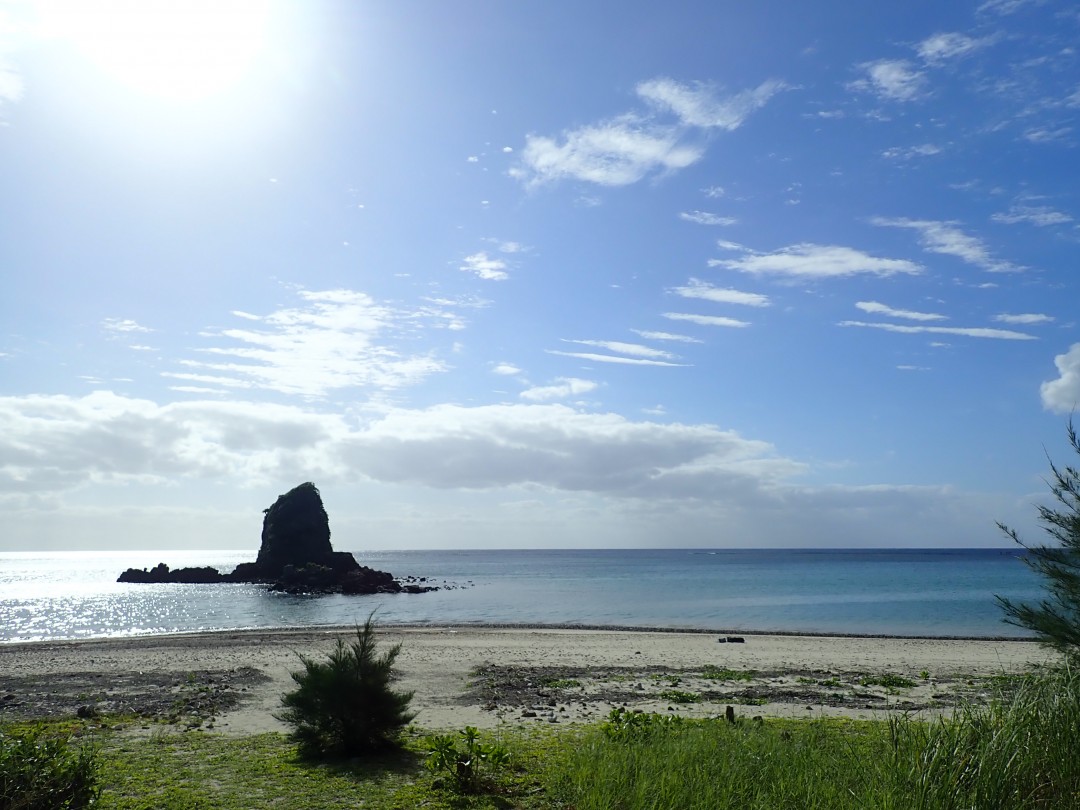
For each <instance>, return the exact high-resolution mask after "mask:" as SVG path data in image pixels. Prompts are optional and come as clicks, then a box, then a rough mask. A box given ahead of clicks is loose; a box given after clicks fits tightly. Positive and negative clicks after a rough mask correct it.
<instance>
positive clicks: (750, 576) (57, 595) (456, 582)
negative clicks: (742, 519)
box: [0, 549, 1041, 643]
mask: <svg viewBox="0 0 1080 810" xmlns="http://www.w3.org/2000/svg"><path fill="white" fill-rule="evenodd" d="M354 553H355V555H356V557H357V559H358V560H359V561H360V562H361V563H362V564H364V565H368V566H371V567H373V568H378V569H381V570H384V571H390V572H391V573H393V574H394V575H395V576H398V577H405V576H416V577H428V578H430V579H431V580H433V581H434V584H437V585H444V584H445V585H446V586H447V587H445V588H444V589H442V590H439V591H436V592H433V593H426V594H394V595H376V596H340V595H332V596H289V595H285V594H277V593H270V592H268V591H267V590H266V589H265V588H263V587H260V586H256V585H133V584H120V583H117V582H116V578H117V576H119V574H120V572H121V571H123V570H124V569H125V568H128V567H131V566H135V567H138V568H143V567H150V566H153V565H155V564H157V563H158V562H165V563H167V564H168V565H169V566H170V567H173V568H178V567H182V566H190V565H211V566H214V567H216V568H219V569H220V570H222V571H228V570H231V569H232V568H233V566H235V565H236V564H237V563H240V562H247V561H252V560H254V559H255V555H256V552H255V551H254V550H244V551H191V550H186V551H160V550H159V551H124V552H118V551H110V552H51V553H36V552H6V553H0V643H11V642H20V641H37V640H63V639H81V638H108V637H122V636H136V635H147V634H164V633H183V632H194V631H213V630H236V629H246V628H282V627H319V626H329V625H352V624H356V623H358V622H363V620H364V619H365V618H366V617H367V616H368V614H369V613H371V611H373V610H374V611H377V612H376V621H377V622H380V623H384V624H412V625H445V624H455V625H464V624H510V625H582V626H613V627H646V628H669V629H671V628H678V629H701V630H711V631H718V632H738V631H745V632H754V631H759V632H791V633H828V634H853V635H900V636H931V637H975V638H981V637H1001V636H1005V637H1021V636H1024V635H1026V634H1025V633H1024V632H1023V631H1021V630H1020V629H1018V628H1015V627H1012V626H1011V625H1006V624H1004V623H1002V621H1001V611H1000V609H999V608H998V607H997V605H996V604H995V602H994V595H995V594H1000V595H1003V596H1008V597H1011V598H1014V599H1020V600H1028V601H1030V600H1034V599H1038V598H1039V597H1040V596H1041V583H1040V581H1039V580H1038V578H1037V577H1036V576H1035V575H1034V574H1033V573H1032V572H1031V571H1030V570H1029V569H1028V567H1027V566H1026V565H1024V564H1023V561H1022V560H1021V559H1020V558H1019V557H1020V555H1019V553H1018V551H1014V550H1003V549H975V550H972V549H947V550H925V549H924V550H729V549H722V550H703V549H682V550H678V549H676V550H671V549H664V550H595V551H589V550H572V551H569V550H543V551H378V552H354Z"/></svg>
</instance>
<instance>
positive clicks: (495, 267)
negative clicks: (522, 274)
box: [458, 251, 510, 281]
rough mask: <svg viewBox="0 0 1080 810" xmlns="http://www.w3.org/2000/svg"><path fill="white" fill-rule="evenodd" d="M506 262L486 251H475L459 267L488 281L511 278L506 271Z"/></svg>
mask: <svg viewBox="0 0 1080 810" xmlns="http://www.w3.org/2000/svg"><path fill="white" fill-rule="evenodd" d="M506 267H507V265H506V262H504V261H503V260H502V259H496V258H493V257H491V256H488V254H487V253H486V252H485V251H480V252H479V253H473V254H472V255H471V256H466V257H465V258H464V260H463V261H462V263H461V266H459V267H458V269H459V270H462V271H464V272H466V273H473V274H474V275H476V276H479V277H480V278H482V279H486V280H487V281H505V280H506V279H508V278H510V275H509V273H507V272H506Z"/></svg>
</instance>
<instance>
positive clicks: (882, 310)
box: [855, 301, 946, 321]
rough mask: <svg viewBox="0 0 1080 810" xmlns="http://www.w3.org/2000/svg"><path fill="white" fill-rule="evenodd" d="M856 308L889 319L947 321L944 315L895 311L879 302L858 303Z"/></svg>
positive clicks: (903, 310)
mask: <svg viewBox="0 0 1080 810" xmlns="http://www.w3.org/2000/svg"><path fill="white" fill-rule="evenodd" d="M855 306H856V307H858V308H859V309H861V310H862V311H863V312H869V313H871V314H872V315H885V316H887V317H889V318H906V319H907V320H909V321H944V320H946V316H944V315H938V314H936V313H933V312H913V311H911V310H909V309H893V308H892V307H889V306H886V305H885V304H879V303H878V302H877V301H858V302H857V303H856V304H855Z"/></svg>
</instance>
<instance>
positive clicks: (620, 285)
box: [0, 0, 1080, 550]
mask: <svg viewBox="0 0 1080 810" xmlns="http://www.w3.org/2000/svg"><path fill="white" fill-rule="evenodd" d="M1078 41H1080V11H1078V10H1077V9H1076V7H1075V6H1074V5H1072V4H1070V3H1066V2H1058V1H1056V0H989V2H982V3H980V2H972V3H962V2H956V3H940V2H933V3H929V2H912V3H905V4H895V3H857V2H820V3H813V4H809V3H807V4H792V3H789V2H760V3H752V4H750V3H735V2H701V3H693V2H685V3H674V4H668V5H666V6H663V7H661V6H657V5H656V4H654V3H644V2H641V3H636V2H625V1H623V0H621V1H620V2H617V3H616V2H592V3H578V4H573V6H570V5H565V4H557V3H548V2H520V3H498V2H482V1H480V0H463V1H462V2H455V3H436V2H408V1H406V2H370V3H369V2H323V1H321V0H320V1H316V0H312V2H302V3H301V2H272V1H271V0H267V1H266V2H255V1H254V0H252V1H251V2H228V0H220V2H209V0H192V1H191V2H186V3H171V2H162V1H161V0H147V1H146V2H140V3H128V2H120V1H119V0H111V1H110V2H106V1H105V0H102V1H101V2H91V1H90V0H79V2H75V0H66V1H65V0H52V1H51V2H48V1H46V0H42V2H29V1H28V0H13V1H12V2H7V3H6V4H0V155H2V160H0V272H2V273H3V289H4V294H3V295H2V297H0V317H2V322H0V325H2V329H0V414H2V416H0V424H2V425H3V430H2V431H0V504H2V508H3V513H4V515H5V519H4V530H3V534H2V536H0V549H7V550H24V549H25V550H37V549H63V548H118V547H119V548H123V547H154V546H158V547H162V548H175V547H196V548H199V547H207V548H214V547H219V548H247V547H252V548H254V547H256V546H257V544H258V532H259V528H260V522H261V510H262V509H263V508H265V507H266V506H269V504H270V503H271V502H272V501H273V500H274V498H275V497H276V496H277V495H278V494H280V493H281V492H284V491H285V490H287V489H288V488H290V487H292V486H294V485H295V484H298V483H300V482H302V481H306V480H312V481H314V482H315V483H316V484H318V486H319V487H320V489H321V490H322V492H323V496H324V500H325V501H326V505H327V510H328V512H329V513H330V517H331V528H332V530H333V532H334V541H335V543H336V544H337V545H338V547H342V548H352V549H364V548H373V549H384V548H474V547H476V548H484V547H491V548H504V547H506V548H509V547H546V546H556V547H604V546H615V547H623V546H625V547H631V546H674V547H680V546H718V547H719V546H761V547H766V546H782V547H803V546H813V547H846V546H931V547H948V546H992V545H997V544H1002V545H1004V544H1005V541H1004V540H1003V539H1002V538H1001V537H1000V535H999V533H998V532H997V530H996V528H995V526H994V521H995V520H1005V521H1008V522H1011V523H1013V524H1015V525H1017V526H1018V527H1020V528H1021V529H1022V530H1024V531H1025V532H1027V533H1029V534H1033V533H1034V532H1035V531H1036V530H1035V529H1034V528H1033V526H1032V522H1033V521H1032V513H1033V508H1032V503H1033V502H1034V501H1035V500H1036V499H1038V498H1040V497H1041V493H1042V492H1043V490H1044V484H1043V481H1042V477H1043V475H1044V474H1045V472H1046V470H1047V462H1046V456H1045V453H1049V454H1050V455H1051V456H1052V457H1055V458H1057V459H1059V460H1065V456H1064V454H1065V451H1066V449H1067V448H1066V446H1065V441H1064V424H1065V421H1066V420H1067V419H1068V416H1069V414H1070V413H1071V412H1072V410H1073V408H1074V406H1075V405H1076V403H1077V402H1080V331H1078V329H1077V324H1076V319H1075V309H1076V302H1077V300H1080V299H1078V295H1077V292H1078V282H1077V278H1076V257H1077V248H1078V244H1080V221H1078V218H1080V207H1078V201H1077V192H1076V178H1077V177H1078V176H1080V161H1078V160H1077V144H1078V143H1080V130H1078V128H1077V114H1078V112H1080V53H1078V51H1077V49H1076V47H1075V44H1076V43H1077V42H1078ZM1032 539H1037V535H1034V536H1033V537H1032Z"/></svg>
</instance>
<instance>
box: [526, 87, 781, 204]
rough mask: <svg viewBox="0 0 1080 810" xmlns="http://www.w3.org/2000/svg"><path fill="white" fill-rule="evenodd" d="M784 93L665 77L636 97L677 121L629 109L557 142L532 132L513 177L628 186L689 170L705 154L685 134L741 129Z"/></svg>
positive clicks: (533, 183) (533, 182) (639, 90)
mask: <svg viewBox="0 0 1080 810" xmlns="http://www.w3.org/2000/svg"><path fill="white" fill-rule="evenodd" d="M784 88H785V85H784V84H783V82H779V81H775V80H773V81H767V82H764V83H762V84H761V85H759V86H758V87H756V88H754V89H752V90H746V91H743V92H741V93H736V94H734V95H731V96H726V97H718V96H717V95H715V94H714V92H713V90H712V89H710V88H709V87H708V86H706V85H703V84H693V85H688V84H681V83H679V82H676V81H674V80H672V79H666V78H657V79H652V80H650V81H645V82H641V83H640V84H639V85H638V86H637V93H638V96H639V97H640V98H641V99H643V100H645V101H647V102H649V104H651V105H652V106H653V107H654V108H656V109H658V110H659V111H660V112H665V113H673V114H674V115H675V117H676V119H677V120H676V122H675V123H669V122H668V121H665V120H662V119H661V118H659V117H658V116H657V115H654V114H640V113H637V112H628V113H625V114H623V115H619V116H615V117H613V118H610V119H608V120H605V121H601V122H599V123H596V124H590V125H586V126H582V127H578V128H576V129H571V130H567V131H564V132H563V133H562V135H561V136H560V137H558V138H553V137H548V136H544V135H535V134H529V135H527V136H526V138H525V147H524V149H523V150H522V154H521V161H522V162H521V165H520V166H518V167H515V168H513V169H511V170H510V175H511V176H512V177H514V178H516V179H518V180H521V181H522V182H524V183H525V184H526V185H528V186H537V185H541V184H544V183H548V182H554V181H557V180H562V179H573V180H582V181H585V182H589V183H595V184H597V185H601V186H626V185H630V184H631V183H636V182H638V181H639V180H642V179H643V178H645V177H648V176H650V175H655V174H657V173H661V174H662V173H666V172H672V171H677V170H679V169H685V168H686V167H687V166H691V165H693V164H694V163H697V162H698V161H699V160H701V158H702V157H703V156H704V154H705V147H704V145H702V144H699V143H689V142H687V135H688V134H690V133H692V132H693V131H694V130H698V131H700V130H706V131H708V130H712V129H723V130H734V129H737V128H738V127H739V126H741V125H742V123H743V122H744V121H745V120H746V118H747V117H748V116H750V115H751V114H752V113H753V112H754V111H755V110H758V109H760V108H761V107H762V106H764V105H765V104H766V103H767V102H768V101H769V99H770V98H772V97H773V96H774V95H775V94H776V93H778V92H780V91H781V90H783V89H784Z"/></svg>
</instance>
